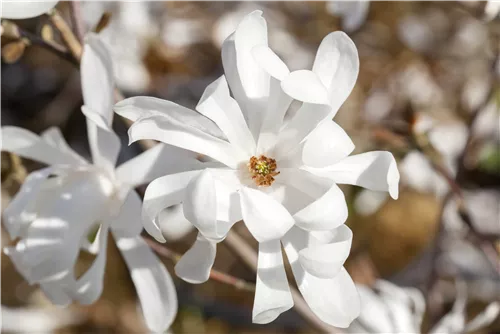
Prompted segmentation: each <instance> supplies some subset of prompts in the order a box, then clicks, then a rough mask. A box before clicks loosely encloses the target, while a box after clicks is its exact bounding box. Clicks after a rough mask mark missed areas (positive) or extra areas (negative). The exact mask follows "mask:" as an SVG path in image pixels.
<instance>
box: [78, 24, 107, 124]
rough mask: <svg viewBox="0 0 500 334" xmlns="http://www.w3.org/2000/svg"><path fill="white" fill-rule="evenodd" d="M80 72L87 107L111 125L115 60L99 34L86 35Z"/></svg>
mask: <svg viewBox="0 0 500 334" xmlns="http://www.w3.org/2000/svg"><path fill="white" fill-rule="evenodd" d="M80 73H81V77H82V94H83V102H84V105H85V107H86V108H89V109H91V110H93V111H94V112H96V113H98V114H99V115H100V116H101V117H102V118H103V119H104V121H105V123H106V124H107V126H108V127H110V126H111V124H112V122H113V104H114V78H113V62H112V60H111V55H110V51H109V49H108V47H107V46H106V45H105V44H104V42H103V41H102V40H101V39H100V37H99V35H96V34H94V33H89V34H87V35H86V36H85V44H84V46H83V53H82V60H81V65H80Z"/></svg>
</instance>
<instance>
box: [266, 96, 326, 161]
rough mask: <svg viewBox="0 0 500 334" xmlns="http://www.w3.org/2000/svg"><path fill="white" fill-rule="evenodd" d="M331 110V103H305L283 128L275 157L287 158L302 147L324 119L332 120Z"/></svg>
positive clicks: (279, 158) (278, 158)
mask: <svg viewBox="0 0 500 334" xmlns="http://www.w3.org/2000/svg"><path fill="white" fill-rule="evenodd" d="M331 111H332V109H331V108H330V106H329V105H325V104H312V103H303V104H302V106H301V107H300V109H299V110H297V112H296V114H295V115H294V116H293V117H292V118H291V119H290V121H288V123H286V125H285V126H284V127H283V129H281V131H280V133H279V135H278V140H277V143H276V147H275V152H274V157H275V159H277V160H282V159H284V158H286V157H287V156H288V155H289V154H290V152H293V151H295V150H296V149H297V148H298V147H300V143H301V142H302V141H303V140H304V139H306V138H307V137H308V136H309V135H310V134H311V132H313V130H314V129H315V128H316V127H317V126H319V125H320V124H321V122H323V121H326V120H328V121H330V120H329V119H330V118H331V116H332V115H331Z"/></svg>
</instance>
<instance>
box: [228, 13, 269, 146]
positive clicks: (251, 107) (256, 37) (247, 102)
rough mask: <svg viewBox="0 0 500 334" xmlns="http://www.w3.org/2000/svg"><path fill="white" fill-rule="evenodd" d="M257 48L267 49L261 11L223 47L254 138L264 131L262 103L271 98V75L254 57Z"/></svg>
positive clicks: (247, 19)
mask: <svg viewBox="0 0 500 334" xmlns="http://www.w3.org/2000/svg"><path fill="white" fill-rule="evenodd" d="M257 45H267V24H266V21H265V20H264V18H263V17H262V12H261V11H258V10H256V11H253V12H252V13H250V14H248V15H247V16H245V17H244V18H243V20H242V21H241V23H240V24H239V25H238V27H237V28H236V31H235V32H234V33H233V34H232V35H231V36H229V37H228V38H227V39H226V40H225V41H224V43H223V45H222V64H223V66H224V73H225V75H226V78H227V81H228V83H229V87H230V88H231V92H232V93H233V96H234V98H235V99H236V101H237V102H238V104H239V105H240V108H241V110H242V112H243V115H244V116H245V119H246V121H247V124H248V127H249V129H250V131H251V132H252V134H253V135H254V138H257V135H258V130H259V127H260V124H259V122H258V120H259V119H260V115H259V113H260V112H261V111H260V110H259V109H260V107H261V105H260V104H259V101H262V100H263V99H265V98H266V97H267V96H268V94H269V75H268V74H267V73H266V72H265V71H264V70H263V69H262V68H261V67H260V66H259V65H258V64H257V62H256V61H255V59H254V57H253V54H252V49H253V48H254V47H255V46H257Z"/></svg>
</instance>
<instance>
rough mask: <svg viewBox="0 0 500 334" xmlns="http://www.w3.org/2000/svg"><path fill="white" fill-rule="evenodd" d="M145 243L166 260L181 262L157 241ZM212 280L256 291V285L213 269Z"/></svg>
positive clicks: (239, 288) (179, 256)
mask: <svg viewBox="0 0 500 334" xmlns="http://www.w3.org/2000/svg"><path fill="white" fill-rule="evenodd" d="M144 241H146V243H147V244H148V245H149V247H151V248H152V249H153V250H154V251H155V252H156V253H157V254H158V255H159V256H161V257H164V258H166V259H169V260H171V261H172V262H173V263H177V262H179V260H180V259H181V255H180V254H177V253H175V252H174V251H172V250H170V249H168V248H166V247H163V246H162V245H160V244H159V243H158V242H156V241H155V240H152V239H151V238H149V237H144ZM210 279H212V280H214V281H217V282H220V283H223V284H228V285H231V286H233V287H235V288H236V289H238V290H245V291H255V284H253V283H250V282H247V281H245V280H242V279H240V278H237V277H234V276H231V275H229V274H226V273H223V272H221V271H218V270H215V269H212V270H210Z"/></svg>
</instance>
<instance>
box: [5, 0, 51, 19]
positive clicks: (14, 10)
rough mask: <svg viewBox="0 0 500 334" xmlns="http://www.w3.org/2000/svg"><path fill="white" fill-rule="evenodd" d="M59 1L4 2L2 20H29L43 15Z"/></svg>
mask: <svg viewBox="0 0 500 334" xmlns="http://www.w3.org/2000/svg"><path fill="white" fill-rule="evenodd" d="M58 2H59V1H53V0H52V1H38V2H24V1H3V2H2V15H1V16H0V17H1V18H2V19H14V20H17V19H29V18H31V17H35V16H39V15H42V14H43V13H47V12H48V11H49V10H51V9H52V8H54V7H55V6H56V4H57V3H58Z"/></svg>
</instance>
